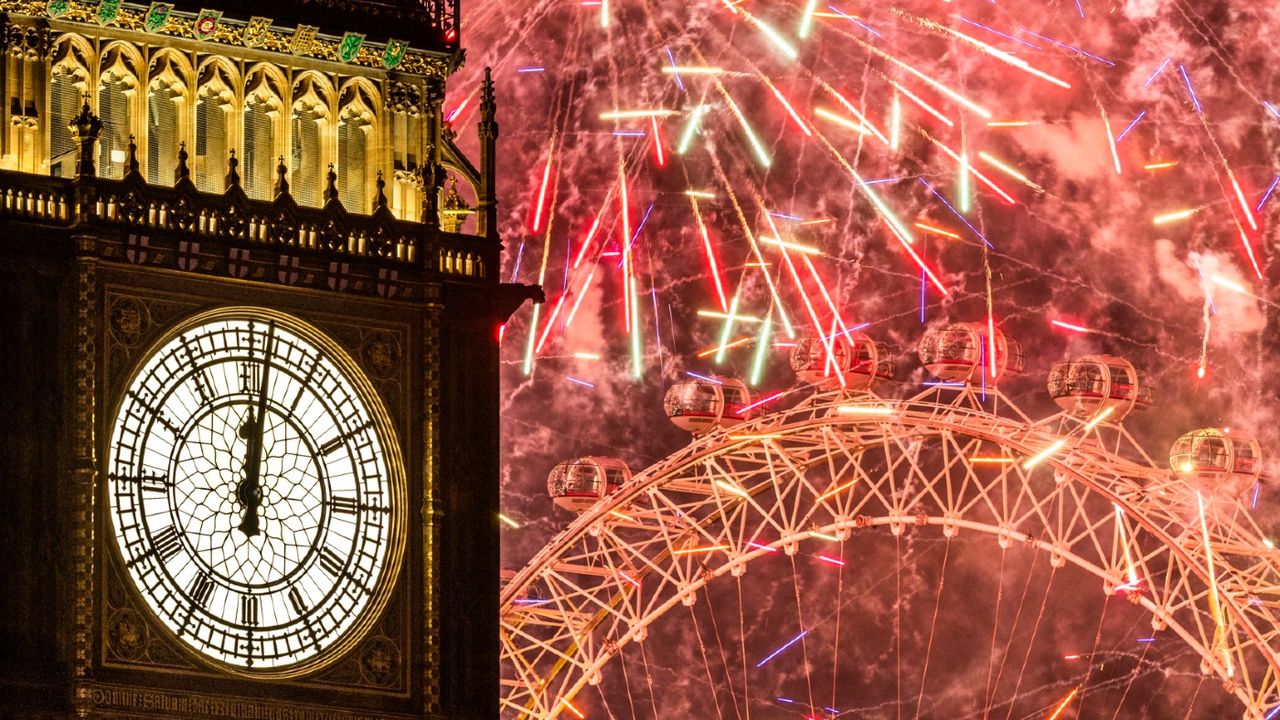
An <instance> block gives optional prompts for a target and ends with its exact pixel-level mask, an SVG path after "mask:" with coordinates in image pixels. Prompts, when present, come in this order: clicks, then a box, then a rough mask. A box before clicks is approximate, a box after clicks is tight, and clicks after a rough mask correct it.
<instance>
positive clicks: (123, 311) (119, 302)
mask: <svg viewBox="0 0 1280 720" xmlns="http://www.w3.org/2000/svg"><path fill="white" fill-rule="evenodd" d="M108 312H109V316H110V328H111V339H112V340H114V341H115V342H117V343H119V344H121V345H125V346H127V347H131V348H132V347H136V346H137V345H138V340H140V339H141V338H142V333H143V331H144V330H145V329H146V328H148V327H150V326H151V313H150V312H149V311H148V310H147V307H146V306H145V305H143V304H142V303H141V302H139V301H138V300H135V299H134V298H129V297H120V298H114V299H113V300H112V301H111V308H110V310H109V311H108Z"/></svg>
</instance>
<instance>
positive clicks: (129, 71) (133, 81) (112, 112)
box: [98, 43, 141, 178]
mask: <svg viewBox="0 0 1280 720" xmlns="http://www.w3.org/2000/svg"><path fill="white" fill-rule="evenodd" d="M140 64H141V57H140V56H139V55H138V52H137V50H136V49H135V48H133V47H132V46H130V45H126V44H124V43H114V44H112V45H108V46H107V48H106V49H105V50H104V51H103V53H102V63H101V68H102V70H101V73H100V75H99V76H98V117H99V118H101V119H102V135H101V137H100V140H99V142H98V174H99V175H100V176H102V177H108V178H118V177H122V176H123V175H124V162H125V159H126V158H127V157H128V148H129V135H131V134H133V132H134V128H135V127H136V123H137V116H138V106H137V101H138V87H139V82H138V67H139V65H140Z"/></svg>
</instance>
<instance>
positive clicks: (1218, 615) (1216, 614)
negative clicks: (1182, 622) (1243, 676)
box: [1196, 490, 1235, 677]
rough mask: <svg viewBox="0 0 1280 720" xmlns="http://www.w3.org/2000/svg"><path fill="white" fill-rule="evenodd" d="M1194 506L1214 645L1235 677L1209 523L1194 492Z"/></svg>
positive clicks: (1229, 672) (1202, 503)
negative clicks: (1197, 511) (1206, 568)
mask: <svg viewBox="0 0 1280 720" xmlns="http://www.w3.org/2000/svg"><path fill="white" fill-rule="evenodd" d="M1196 505H1197V506H1198V507H1199V508H1200V532H1201V534H1202V537H1203V538H1204V560H1205V564H1206V565H1208V566H1209V601H1210V603H1209V605H1210V609H1211V610H1212V611H1213V622H1214V624H1216V625H1217V626H1218V631H1217V633H1215V637H1214V644H1215V645H1216V644H1221V648H1222V659H1223V660H1224V661H1226V665H1227V677H1232V676H1233V675H1235V667H1233V665H1232V662H1231V651H1230V650H1229V649H1228V648H1227V646H1226V644H1227V643H1226V640H1227V637H1226V629H1225V628H1224V627H1223V618H1222V604H1221V602H1220V600H1219V599H1218V575H1217V573H1218V571H1217V567H1216V565H1215V563H1214V562H1213V548H1212V547H1211V546H1210V544H1209V522H1208V521H1207V520H1205V517H1204V496H1203V495H1201V494H1200V491H1199V490H1197V491H1196Z"/></svg>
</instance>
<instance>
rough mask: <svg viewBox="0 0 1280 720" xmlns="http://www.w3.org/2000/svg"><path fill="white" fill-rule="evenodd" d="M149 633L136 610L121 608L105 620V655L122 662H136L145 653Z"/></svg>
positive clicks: (149, 638) (149, 636)
mask: <svg viewBox="0 0 1280 720" xmlns="http://www.w3.org/2000/svg"><path fill="white" fill-rule="evenodd" d="M150 640H151V632H150V631H149V630H148V629H147V624H146V622H145V621H143V619H142V615H140V614H139V613H138V612H137V611H136V610H131V609H129V608H121V609H119V610H116V611H115V612H113V613H111V617H109V618H108V619H107V654H108V655H109V656H115V657H117V658H121V659H124V660H138V659H140V658H141V657H142V656H143V654H144V653H146V651H147V644H148V643H149V642H150Z"/></svg>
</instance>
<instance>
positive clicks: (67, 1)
mask: <svg viewBox="0 0 1280 720" xmlns="http://www.w3.org/2000/svg"><path fill="white" fill-rule="evenodd" d="M44 9H45V12H47V13H49V17H52V18H60V17H62V16H63V15H66V14H67V11H68V10H70V9H71V0H49V4H47V5H45V6H44Z"/></svg>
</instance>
